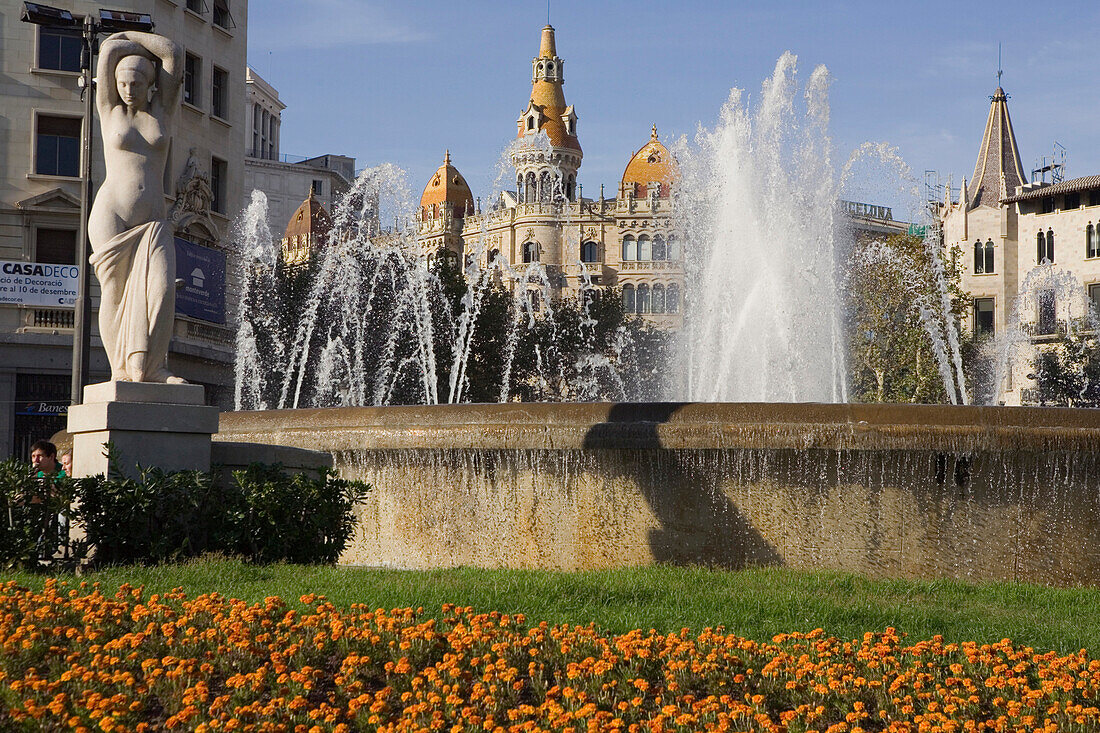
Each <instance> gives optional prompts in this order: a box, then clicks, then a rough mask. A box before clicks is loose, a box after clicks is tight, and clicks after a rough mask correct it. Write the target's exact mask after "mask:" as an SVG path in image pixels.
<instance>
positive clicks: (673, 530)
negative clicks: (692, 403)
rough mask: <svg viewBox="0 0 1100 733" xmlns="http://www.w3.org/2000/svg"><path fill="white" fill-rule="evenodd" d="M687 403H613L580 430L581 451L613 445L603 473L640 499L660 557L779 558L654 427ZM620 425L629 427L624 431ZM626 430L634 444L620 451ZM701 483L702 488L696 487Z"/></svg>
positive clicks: (716, 561) (756, 561)
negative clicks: (600, 419)
mask: <svg viewBox="0 0 1100 733" xmlns="http://www.w3.org/2000/svg"><path fill="white" fill-rule="evenodd" d="M685 404H689V403H678V402H666V403H635V404H614V405H612V406H611V408H610V410H609V411H608V415H607V421H606V422H604V423H600V424H597V425H593V426H592V427H591V428H590V429H589V430H588V432H587V433H586V434H585V437H584V449H585V450H617V451H618V452H619V453H620V457H619V458H618V460H614V461H607V462H601V463H605V465H608V466H610V468H608V469H607V471H608V473H611V474H613V475H612V476H608V477H607V478H612V479H618V480H625V481H628V482H630V483H632V484H633V485H634V486H636V487H637V489H638V491H639V492H640V493H641V495H642V496H643V497H644V498H645V500H646V502H647V503H648V505H649V509H650V511H651V512H652V513H653V516H654V517H655V518H656V520H657V521H658V522H659V523H660V525H661V526H660V528H659V529H653V530H650V532H649V547H650V552H651V553H652V555H653V559H654V560H655V561H656V562H658V563H667V564H672V565H699V564H702V565H712V566H716V567H723V568H731V569H737V568H743V567H747V566H753V565H781V564H783V557H782V555H780V554H779V552H778V551H777V549H776V548H775V547H774V546H772V545H771V544H770V543H769V542H768V541H767V539H765V538H764V536H763V535H762V534H761V533H760V532H759V531H758V530H757V529H756V528H755V527H754V526H753V524H752V523H751V522H750V521H749V520H748V519H747V518H746V517H745V516H744V515H743V514H742V513H741V511H740V510H739V509H738V507H737V505H736V504H735V503H734V502H733V501H731V500H730V499H729V498H728V497H727V496H725V494H723V493H722V491H721V489H720V487H719V486H718V485H717V483H712V485H710V486H706V487H703V486H701V484H703V483H705V482H704V481H701V478H702V477H700V476H699V475H697V472H696V471H694V470H691V468H690V467H689V466H687V465H685V460H684V457H683V456H682V455H680V453H679V452H678V451H675V450H672V449H669V448H666V447H665V446H664V445H663V444H662V442H661V436H660V434H659V432H658V426H659V425H661V424H663V423H667V422H668V421H669V419H670V418H671V417H672V416H673V415H675V414H676V412H677V411H678V410H680V409H681V408H682V407H683V406H684V405H685ZM624 430H626V431H629V433H628V435H627V436H624ZM624 437H625V438H626V439H627V440H629V441H630V443H631V444H633V445H634V446H636V447H635V448H633V449H629V450H623V449H621V448H612V447H609V446H611V445H621V444H622V442H623V440H624ZM701 488H702V489H704V490H700V489H701Z"/></svg>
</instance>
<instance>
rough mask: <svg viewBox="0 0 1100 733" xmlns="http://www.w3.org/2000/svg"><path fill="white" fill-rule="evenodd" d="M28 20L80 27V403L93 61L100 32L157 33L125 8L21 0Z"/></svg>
mask: <svg viewBox="0 0 1100 733" xmlns="http://www.w3.org/2000/svg"><path fill="white" fill-rule="evenodd" d="M20 20H22V21H23V22H24V23H32V24H34V25H40V26H44V27H47V28H61V29H65V30H70V31H79V32H80V35H81V40H82V43H81V48H80V78H79V79H78V80H77V85H78V86H79V87H80V97H81V99H82V100H83V102H84V124H83V125H82V126H81V141H80V154H81V163H80V228H79V231H78V232H77V237H76V253H75V254H76V265H77V267H78V268H79V272H80V275H79V278H80V279H79V280H78V281H77V293H76V303H75V306H74V308H73V364H72V386H71V393H70V400H69V401H70V402H71V403H72V404H74V405H79V404H80V403H81V401H82V400H83V399H84V387H85V385H87V384H88V360H89V357H90V352H91V342H92V323H91V319H90V316H91V311H92V295H91V288H90V287H89V286H90V283H91V278H90V273H89V270H88V249H89V246H88V213H89V210H90V209H91V206H92V120H93V117H92V108H93V106H94V102H95V78H94V77H93V74H92V63H93V62H92V59H93V57H94V56H95V55H96V54H97V53H99V34H100V33H118V32H120V31H143V32H146V33H151V32H152V31H153V27H154V26H153V19H152V17H150V16H149V15H148V14H145V13H131V12H127V11H124V10H100V11H99V17H98V18H96V17H95V16H93V15H92V14H91V13H89V14H88V15H86V16H84V19H83V21H81V20H78V19H77V18H75V17H73V14H72V12H71V11H68V10H64V9H62V8H55V7H51V6H49V5H42V4H41V3H32V2H25V3H23V15H22V17H21V18H20Z"/></svg>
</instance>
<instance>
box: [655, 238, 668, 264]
mask: <svg viewBox="0 0 1100 733" xmlns="http://www.w3.org/2000/svg"><path fill="white" fill-rule="evenodd" d="M665 255H666V251H665V239H664V237H662V236H661V235H660V234H658V235H656V236H655V237H653V259H655V260H664V259H665Z"/></svg>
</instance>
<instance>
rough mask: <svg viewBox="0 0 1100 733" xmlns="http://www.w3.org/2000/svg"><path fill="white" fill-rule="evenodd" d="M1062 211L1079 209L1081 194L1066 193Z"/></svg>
mask: <svg viewBox="0 0 1100 733" xmlns="http://www.w3.org/2000/svg"><path fill="white" fill-rule="evenodd" d="M1062 203H1063V204H1064V206H1063V207H1062V208H1063V209H1065V210H1067V211H1069V210H1071V209H1079V208H1081V194H1080V193H1067V194H1066V195H1065V201H1063V202H1062Z"/></svg>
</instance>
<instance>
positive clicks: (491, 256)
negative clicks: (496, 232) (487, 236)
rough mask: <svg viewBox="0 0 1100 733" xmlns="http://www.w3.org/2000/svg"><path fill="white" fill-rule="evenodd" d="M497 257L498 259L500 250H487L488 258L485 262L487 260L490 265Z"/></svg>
mask: <svg viewBox="0 0 1100 733" xmlns="http://www.w3.org/2000/svg"><path fill="white" fill-rule="evenodd" d="M499 259H500V250H499V249H491V250H489V259H488V260H486V262H488V263H489V264H490V265H492V264H493V263H494V262H496V261H497V260H499Z"/></svg>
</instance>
